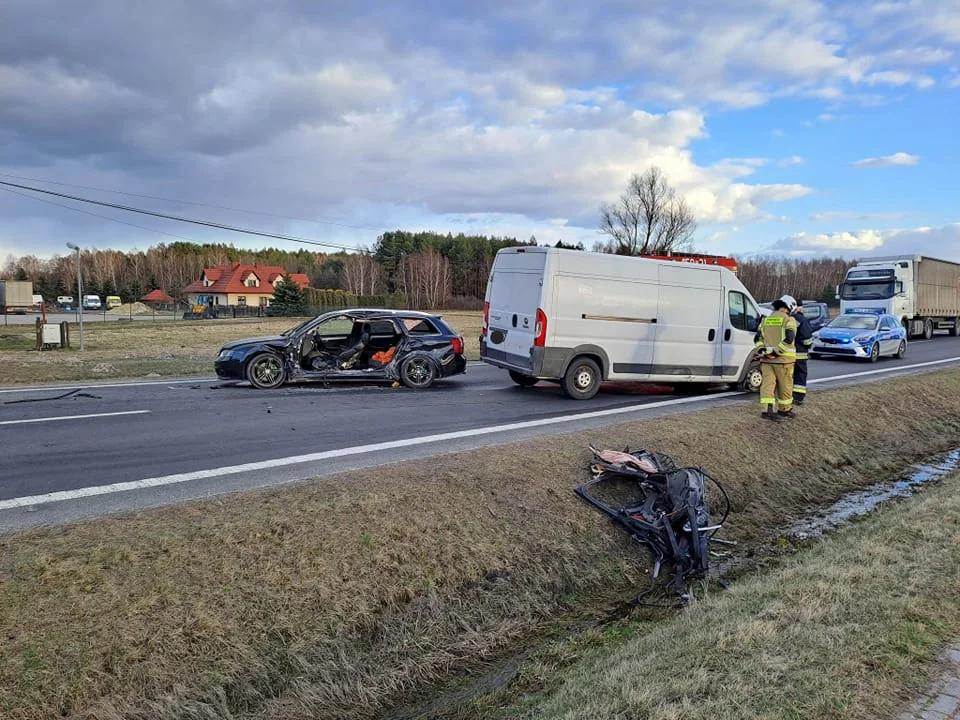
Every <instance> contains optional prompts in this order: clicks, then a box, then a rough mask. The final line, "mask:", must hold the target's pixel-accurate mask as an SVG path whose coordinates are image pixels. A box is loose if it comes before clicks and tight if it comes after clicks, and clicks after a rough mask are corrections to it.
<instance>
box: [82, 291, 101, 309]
mask: <svg viewBox="0 0 960 720" xmlns="http://www.w3.org/2000/svg"><path fill="white" fill-rule="evenodd" d="M82 307H83V309H84V310H99V309H100V308H101V305H100V296H99V295H84V296H83V304H82Z"/></svg>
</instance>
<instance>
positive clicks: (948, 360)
mask: <svg viewBox="0 0 960 720" xmlns="http://www.w3.org/2000/svg"><path fill="white" fill-rule="evenodd" d="M953 362H960V357H952V358H944V359H943V360H931V361H930V362H922V363H915V364H914V365H897V366H896V367H888V368H882V369H880V370H862V371H861V372H855V373H848V374H846V375H833V376H832V377H826V378H818V379H816V380H808V381H807V385H812V384H813V383H825V382H831V381H832V380H849V379H850V378H855V377H863V376H864V375H883V374H885V373H892V372H897V371H899V370H912V369H914V368H922V367H932V366H934V365H945V364H946V363H953Z"/></svg>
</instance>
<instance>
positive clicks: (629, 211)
mask: <svg viewBox="0 0 960 720" xmlns="http://www.w3.org/2000/svg"><path fill="white" fill-rule="evenodd" d="M696 229H697V222H696V220H695V219H694V217H693V212H691V210H690V207H689V206H688V205H687V203H686V202H685V201H684V199H683V198H681V197H678V196H677V193H676V191H675V190H674V189H673V188H672V187H670V186H669V185H668V184H667V180H666V178H665V177H664V175H663V172H662V171H661V170H660V168H658V167H651V168H650V169H649V170H647V171H646V172H644V173H643V175H638V174H636V173H634V175H633V176H632V177H631V178H630V182H629V183H628V184H627V190H626V192H624V193H623V195H621V196H620V198H619V200H618V201H617V202H616V203H606V202H605V203H601V205H600V231H601V232H602V233H604V234H605V235H609V236H610V238H611V242H609V243H607V244H606V245H604V246H601V249H604V250H606V251H608V252H615V253H617V254H620V255H648V254H662V253H667V252H672V251H677V250H683V249H688V248H692V247H693V233H694V231H695V230H696Z"/></svg>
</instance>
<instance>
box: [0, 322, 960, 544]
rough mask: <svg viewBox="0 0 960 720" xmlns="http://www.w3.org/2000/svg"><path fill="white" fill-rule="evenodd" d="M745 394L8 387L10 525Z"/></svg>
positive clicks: (481, 374)
mask: <svg viewBox="0 0 960 720" xmlns="http://www.w3.org/2000/svg"><path fill="white" fill-rule="evenodd" d="M943 361H946V362H943ZM931 363H932V364H931ZM949 365H960V339H955V338H949V337H939V336H938V337H936V338H935V339H934V340H932V341H928V342H923V341H917V342H914V343H913V344H912V345H911V346H910V351H909V353H908V355H907V357H906V358H904V359H902V360H894V359H886V358H885V359H882V360H881V361H880V362H878V363H876V364H871V363H859V362H851V361H843V360H817V361H811V363H810V367H811V373H810V374H811V379H812V382H811V391H812V392H816V389H817V388H820V387H825V386H828V385H836V384H841V383H850V382H861V381H865V380H873V379H881V378H886V377H891V376H896V375H898V374H901V373H912V372H920V371H925V370H932V369H936V368H938V367H946V366H949ZM67 393H71V394H67ZM58 396H62V397H59V399H58ZM746 399H749V400H750V401H755V400H756V396H745V395H743V394H741V393H731V392H728V391H727V390H726V388H723V387H720V388H716V389H711V390H709V391H707V392H703V391H702V390H701V391H699V392H691V391H687V392H682V393H679V394H676V393H674V392H673V391H672V390H671V389H670V388H664V387H651V386H645V385H640V384H638V385H635V386H628V387H620V388H613V387H610V388H604V390H602V391H601V393H600V394H598V395H597V396H596V397H595V398H594V399H593V400H591V401H587V402H576V401H572V400H568V399H566V398H564V397H563V396H562V395H561V394H560V391H559V388H558V387H557V386H556V385H553V384H549V383H542V384H541V385H538V386H536V387H534V388H529V389H521V388H518V387H516V386H515V385H514V384H513V383H512V382H511V381H510V379H509V377H508V376H507V373H506V372H505V371H502V370H498V369H496V368H492V367H490V366H487V365H482V364H479V363H475V364H471V365H470V366H469V367H468V370H467V373H466V375H463V376H460V377H457V378H451V379H448V380H446V381H444V382H440V383H437V384H436V385H435V386H434V387H433V388H431V389H429V390H426V391H414V390H409V389H406V388H391V387H389V386H382V385H381V386H342V385H341V386H333V387H330V388H324V387H322V386H317V385H304V386H297V387H285V388H281V389H279V390H275V391H258V390H254V389H252V388H250V387H247V386H245V385H233V386H225V385H222V384H221V383H220V382H219V381H217V380H215V379H214V378H212V377H211V378H205V379H194V380H179V381H155V382H152V383H112V384H104V385H95V384H91V385H87V386H84V387H80V386H63V387H45V388H36V389H13V388H8V389H0V438H2V447H3V453H2V454H0V531H5V530H11V529H15V528H21V527H28V526H32V525H38V524H44V523H52V522H61V521H64V520H69V519H74V518H78V517H88V516H93V515H97V514H101V513H107V512H112V511H118V510H129V509H134V508H140V507H148V506H152V505H157V504H163V503H168V502H174V501H177V500H182V499H188V498H195V497H203V496H207V495H211V494H217V493H222V492H227V491H232V490H240V489H246V488H251V487H261V486H265V485H271V484H278V483H283V482H289V481H296V480H300V479H306V478H310V477H316V476H318V475H323V474H327V473H331V472H337V471H340V470H344V469H349V468H355V467H368V466H373V465H377V464H381V463H385V462H391V461H393V460H398V459H407V458H411V457H423V456H429V455H436V454H440V453H444V452H453V451H457V450H461V449H466V448H472V447H481V446H485V445H489V444H495V443H502V442H509V441H512V440H517V439H522V438H526V437H531V436H535V435H542V434H547V433H556V432H571V431H574V430H579V429H583V428H590V427H597V426H600V425H603V424H607V423H611V422H622V421H625V420H628V419H635V418H638V417H650V416H654V415H657V414H660V415H662V414H667V413H674V412H682V411H684V410H687V409H695V408H698V407H703V406H706V405H710V404H718V403H731V402H744V401H745V400H746ZM758 411H759V410H758ZM118 484H119V487H117V485H118ZM111 486H112V487H111ZM50 493H56V495H54V496H53V497H49V496H48V494H50Z"/></svg>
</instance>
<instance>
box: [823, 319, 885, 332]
mask: <svg viewBox="0 0 960 720" xmlns="http://www.w3.org/2000/svg"><path fill="white" fill-rule="evenodd" d="M827 327H831V328H840V329H843V330H874V329H876V327H877V316H876V315H840V316H839V317H835V318H834V319H833V320H831V321H830V324H829V325H827Z"/></svg>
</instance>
